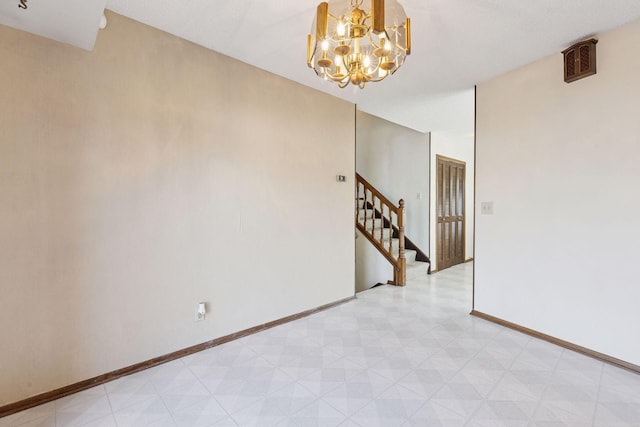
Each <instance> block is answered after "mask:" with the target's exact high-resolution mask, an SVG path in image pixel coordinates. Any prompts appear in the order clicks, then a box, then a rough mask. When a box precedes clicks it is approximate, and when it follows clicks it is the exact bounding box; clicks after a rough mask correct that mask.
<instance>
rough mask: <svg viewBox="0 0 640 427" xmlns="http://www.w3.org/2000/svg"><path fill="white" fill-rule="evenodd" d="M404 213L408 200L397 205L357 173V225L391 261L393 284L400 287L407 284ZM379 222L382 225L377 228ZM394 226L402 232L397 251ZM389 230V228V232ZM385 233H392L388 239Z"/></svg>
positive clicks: (398, 231) (399, 233)
mask: <svg viewBox="0 0 640 427" xmlns="http://www.w3.org/2000/svg"><path fill="white" fill-rule="evenodd" d="M368 211H370V212H371V218H369V215H368ZM363 214H364V215H363ZM404 215H405V208H404V200H402V199H401V200H400V201H399V202H398V206H396V205H395V204H394V203H393V202H391V201H390V200H389V199H387V198H386V197H385V196H384V195H383V194H382V193H380V191H378V190H377V189H376V188H375V187H374V186H373V185H371V184H370V183H369V182H368V181H367V180H366V179H364V178H363V177H362V176H360V174H357V173H356V226H357V228H358V230H360V232H361V233H362V234H363V235H364V236H365V237H366V238H367V240H369V241H370V242H371V243H372V244H373V246H375V247H376V249H378V251H379V252H380V253H381V254H382V255H383V256H384V257H385V258H386V259H387V261H389V262H390V263H391V265H392V266H393V284H395V285H398V286H404V285H405V284H406V283H407V261H406V258H405V253H404ZM361 216H362V218H361ZM376 224H379V226H378V227H376ZM394 229H396V230H397V233H398V250H397V253H396V251H395V250H394V247H393V233H394ZM385 230H388V231H386V232H385ZM385 233H387V234H388V236H387V238H385Z"/></svg>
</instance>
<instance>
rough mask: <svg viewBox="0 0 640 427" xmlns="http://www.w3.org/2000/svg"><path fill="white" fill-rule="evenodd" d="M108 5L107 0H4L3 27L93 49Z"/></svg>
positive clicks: (0, 3)
mask: <svg viewBox="0 0 640 427" xmlns="http://www.w3.org/2000/svg"><path fill="white" fill-rule="evenodd" d="M106 4H107V0H25V1H24V3H21V2H20V0H1V1H0V24H3V25H7V26H9V27H13V28H17V29H19V30H23V31H27V32H30V33H33V34H37V35H39V36H43V37H47V38H49V39H53V40H57V41H59V42H62V43H68V44H70V45H73V46H77V47H80V48H82V49H87V50H91V49H93V45H94V43H95V41H96V34H97V33H98V26H99V25H100V17H101V16H102V11H103V10H104V8H105V5H106ZM20 5H23V6H26V9H24V8H21V7H20Z"/></svg>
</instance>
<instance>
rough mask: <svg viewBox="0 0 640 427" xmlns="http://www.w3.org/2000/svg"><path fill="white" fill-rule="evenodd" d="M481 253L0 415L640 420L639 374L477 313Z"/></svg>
mask: <svg viewBox="0 0 640 427" xmlns="http://www.w3.org/2000/svg"><path fill="white" fill-rule="evenodd" d="M471 274H472V265H471V264H465V265H461V266H457V267H454V268H451V269H449V270H446V271H443V272H440V273H437V274H435V275H433V276H428V277H422V278H419V279H415V280H413V281H411V282H410V283H409V285H408V286H407V287H406V288H395V287H391V286H384V287H378V288H375V289H372V290H369V291H366V292H363V293H360V294H359V295H358V298H357V299H356V300H355V301H352V302H349V303H346V304H343V305H341V306H339V307H336V308H334V309H331V310H328V311H324V312H322V313H318V314H316V315H313V316H310V317H307V318H305V319H301V320H298V321H295V322H292V323H289V324H286V325H283V326H280V327H277V328H274V329H271V330H268V331H264V332H262V333H259V334H256V335H252V336H250V337H246V338H243V339H241V340H238V341H234V342H232V343H229V344H225V345H223V346H220V347H216V348H213V349H210V350H207V351H205V352H202V353H198V354H195V355H191V356H188V357H185V358H183V359H180V360H176V361H174V362H171V363H168V364H166V365H163V366H159V367H156V368H153V369H149V370H147V371H144V372H141V373H138V374H135V375H132V376H129V377H126V378H121V379H119V380H116V381H113V382H111V383H108V384H105V385H102V386H99V387H96V388H94V389H91V390H87V391H84V392H82V393H78V394H76V395H73V396H70V397H67V398H64V399H60V400H58V401H55V402H51V403H49V404H46V405H42V406H40V407H37V408H33V409H30V410H28V411H24V412H22V413H18V414H15V415H12V416H9V417H5V418H2V419H0V427H6V426H22V427H27V426H29V427H35V426H40V427H53V426H58V427H61V426H65V427H67V426H92V427H113V426H117V427H128V426H135V427H140V426H278V427H281V426H344V427H349V426H352V427H357V426H361V427H372V426H385V427H388V426H513V427H517V426H545V427H550V426H576V427H577V426H602V427H617V426H640V375H635V374H633V373H630V372H627V371H624V370H621V369H618V368H615V367H613V366H610V365H606V364H603V363H601V362H598V361H596V360H593V359H590V358H588V357H585V356H581V355H579V354H576V353H573V352H571V351H568V350H564V349H562V348H560V347H556V346H554V345H551V344H548V343H546V342H543V341H540V340H537V339H534V338H531V337H529V336H526V335H522V334H520V333H517V332H515V331H512V330H509V329H505V328H502V327H500V326H497V325H494V324H492V323H489V322H486V321H484V320H482V319H478V318H474V317H472V316H470V315H469V314H468V313H469V310H470V306H471V302H470V299H471Z"/></svg>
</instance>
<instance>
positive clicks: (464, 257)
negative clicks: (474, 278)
mask: <svg viewBox="0 0 640 427" xmlns="http://www.w3.org/2000/svg"><path fill="white" fill-rule="evenodd" d="M438 160H444V161H447V162H453V163H457V164H459V165H462V166H464V175H463V180H462V183H463V186H462V188H463V193H462V263H465V262H466V260H467V209H466V206H467V188H466V187H467V162H465V161H463V160H458V159H454V158H453V157H447V156H443V155H441V154H436V159H435V167H436V170H435V176H436V191H435V193H436V194H435V198H436V203H435V206H434V212H433V218H434V221H435V223H436V227H435V228H436V230H435V231H436V245H435V248H434V250H433V253H434V255H435V256H434V257H433V260H435V264H436V268H435V270H434V272H438V271H440V270H441V268H440V267H441V266H440V265H439V263H438V247H439V246H440V245H439V242H440V232H439V227H438V203H439V202H440V192H439V191H438V190H439V188H440V184H441V178H440V174H439V173H438Z"/></svg>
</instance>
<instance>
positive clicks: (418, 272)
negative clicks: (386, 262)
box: [407, 261, 429, 279]
mask: <svg viewBox="0 0 640 427" xmlns="http://www.w3.org/2000/svg"><path fill="white" fill-rule="evenodd" d="M427 271H429V263H428V262H422V261H413V262H411V263H410V262H407V279H416V278H418V277H422V276H426V275H427Z"/></svg>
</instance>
